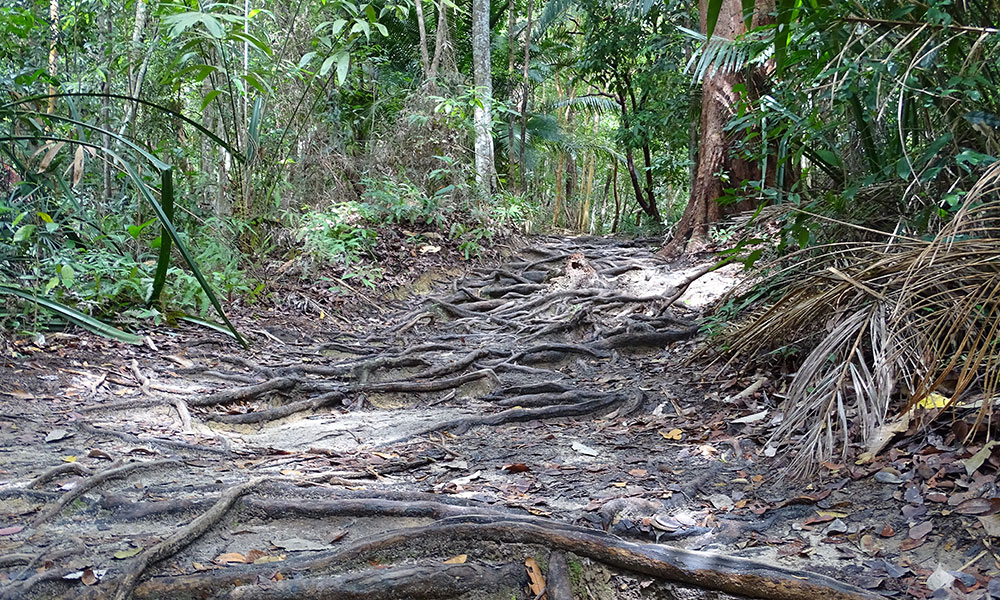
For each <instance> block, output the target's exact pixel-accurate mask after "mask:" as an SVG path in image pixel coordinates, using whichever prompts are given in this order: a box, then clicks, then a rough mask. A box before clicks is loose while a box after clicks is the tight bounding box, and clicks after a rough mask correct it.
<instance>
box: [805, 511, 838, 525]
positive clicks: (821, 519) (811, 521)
mask: <svg viewBox="0 0 1000 600" xmlns="http://www.w3.org/2000/svg"><path fill="white" fill-rule="evenodd" d="M836 518H837V517H835V516H833V515H831V514H829V513H827V514H825V515H816V516H814V517H809V518H808V519H806V520H805V521H803V522H802V524H803V525H816V524H817V523H829V522H830V521H832V520H834V519H836Z"/></svg>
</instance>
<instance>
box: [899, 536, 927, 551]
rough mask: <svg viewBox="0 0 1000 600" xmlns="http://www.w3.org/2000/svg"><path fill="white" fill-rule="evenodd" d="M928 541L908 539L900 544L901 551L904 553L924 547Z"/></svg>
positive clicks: (925, 539)
mask: <svg viewBox="0 0 1000 600" xmlns="http://www.w3.org/2000/svg"><path fill="white" fill-rule="evenodd" d="M926 541H927V538H919V539H913V538H907V539H905V540H903V541H902V542H900V544H899V549H900V550H903V551H906V550H913V549H914V548H917V547H919V546H922V545H923V544H924V542H926Z"/></svg>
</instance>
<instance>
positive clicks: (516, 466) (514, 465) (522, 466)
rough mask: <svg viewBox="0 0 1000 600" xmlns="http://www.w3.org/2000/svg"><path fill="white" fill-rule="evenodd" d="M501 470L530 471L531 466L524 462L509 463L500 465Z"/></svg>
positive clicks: (509, 471)
mask: <svg viewBox="0 0 1000 600" xmlns="http://www.w3.org/2000/svg"><path fill="white" fill-rule="evenodd" d="M501 470H503V471H507V472H508V473H524V472H525V471H530V470H531V467H529V466H528V465H526V464H524V463H511V464H509V465H504V466H503V467H501Z"/></svg>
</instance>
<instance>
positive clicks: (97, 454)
mask: <svg viewBox="0 0 1000 600" xmlns="http://www.w3.org/2000/svg"><path fill="white" fill-rule="evenodd" d="M87 456H88V457H89V458H103V459H104V460H111V455H110V454H108V453H107V452H105V451H104V450H98V449H97V448H94V449H93V450H91V451H90V452H88V453H87Z"/></svg>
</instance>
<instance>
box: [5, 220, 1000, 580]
mask: <svg viewBox="0 0 1000 600" xmlns="http://www.w3.org/2000/svg"><path fill="white" fill-rule="evenodd" d="M704 271H705V268H704V265H690V266H687V267H686V268H685V267H684V266H683V265H668V264H665V263H663V262H661V261H660V260H659V259H657V258H656V257H655V256H654V254H653V253H652V248H650V247H646V246H645V245H644V244H643V243H642V242H626V241H622V240H604V239H592V238H576V239H571V238H537V239H533V240H531V243H530V245H528V246H527V247H525V248H523V249H522V250H520V251H519V252H517V253H516V254H515V255H513V256H511V257H509V258H508V259H507V260H506V261H504V262H503V264H498V265H496V266H494V267H489V268H477V269H473V270H471V271H469V272H467V273H465V274H464V275H463V276H460V277H457V278H453V279H451V280H449V281H448V282H446V283H445V284H443V285H438V286H435V287H434V289H432V290H431V291H430V292H427V293H421V294H419V295H416V296H412V297H409V298H407V299H405V300H394V301H392V302H389V301H388V300H387V301H384V302H383V301H378V302H375V303H373V304H372V305H371V306H370V307H369V309H368V310H365V311H362V312H360V313H359V314H357V315H355V316H354V317H352V318H350V319H344V318H338V319H337V321H338V324H337V325H334V324H332V323H329V321H325V322H324V321H321V320H317V321H316V322H313V323H307V324H303V323H302V322H301V321H300V320H299V321H297V320H296V319H295V318H293V317H292V316H291V315H277V314H276V315H274V316H273V317H271V318H269V319H267V320H266V321H264V322H260V323H249V322H244V327H243V329H244V330H245V331H247V332H248V333H249V334H250V335H251V337H253V338H254V339H255V341H254V350H253V351H252V352H245V351H243V350H242V349H241V348H239V346H237V345H236V344H234V343H232V342H231V341H230V340H229V339H228V338H225V337H222V336H220V335H217V334H214V333H212V332H208V333H206V332H205V331H204V330H201V331H197V330H192V329H180V330H170V329H163V330H160V331H158V332H156V333H154V334H153V335H152V336H151V337H150V345H149V346H150V347H134V348H132V347H130V348H122V347H120V346H117V345H115V344H112V343H110V342H106V341H103V340H97V339H95V338H91V337H88V336H85V335H66V336H56V337H55V338H53V339H52V340H51V343H50V344H49V346H48V347H47V348H45V349H35V350H37V351H32V350H30V349H29V348H25V351H29V352H31V353H30V356H29V357H28V358H26V359H22V360H19V361H16V362H8V363H6V364H4V365H3V368H2V375H0V391H2V392H3V394H4V396H3V402H2V405H0V406H2V413H0V443H2V450H0V452H2V453H0V469H2V471H0V483H2V488H0V519H2V520H0V596H2V598H4V599H8V598H11V599H12V598H63V597H66V598H69V597H72V598H79V597H84V598H130V597H135V598H171V599H172V598H254V599H256V598H260V599H277V598H364V599H377V598H497V599H501V598H502V599H504V600H508V599H511V598H515V599H522V598H525V599H527V598H537V597H539V592H541V591H542V588H543V587H545V590H546V592H547V594H548V596H547V597H548V598H549V599H550V600H564V599H568V598H587V599H613V598H622V599H624V598H663V599H673V598H684V599H688V598H733V597H753V598H786V599H807V598H863V597H869V596H872V597H874V596H875V595H877V594H886V595H888V596H891V597H900V598H904V597H927V596H929V595H930V594H931V591H930V589H929V588H928V587H927V586H926V585H925V584H926V583H927V578H928V576H929V575H931V574H932V573H934V571H935V570H936V569H937V571H938V573H937V574H936V575H937V576H938V577H939V578H947V577H950V578H951V581H949V586H947V587H941V589H942V590H946V595H945V597H947V594H953V595H954V594H962V596H953V597H969V598H982V597H986V596H987V586H988V583H989V576H990V575H991V574H992V571H991V569H992V570H994V571H995V569H996V563H995V557H994V555H993V552H992V547H991V546H989V542H988V538H987V537H986V536H985V535H984V534H983V533H982V529H981V528H978V529H977V527H978V524H976V523H974V522H970V521H968V519H970V518H971V517H966V516H963V515H960V514H958V513H956V512H953V511H951V510H950V508H951V507H952V506H953V505H954V504H957V503H950V500H951V497H950V496H948V495H947V494H943V493H938V492H935V491H934V490H931V489H930V487H932V486H929V485H928V484H927V482H926V480H927V479H930V478H931V477H932V476H936V477H937V480H936V481H938V482H940V481H944V480H949V479H956V481H957V485H952V486H951V487H952V488H953V491H954V492H959V491H962V492H963V493H964V492H971V491H972V488H973V484H974V483H976V482H977V480H976V479H975V475H974V474H970V475H969V476H968V477H966V478H965V479H961V478H960V477H958V475H956V473H957V471H958V469H957V468H951V467H950V466H949V464H950V463H949V464H946V463H941V464H940V465H938V467H940V469H938V468H934V469H932V468H931V467H933V466H934V465H931V466H928V465H929V463H931V462H933V460H939V461H940V460H941V459H940V458H939V459H934V458H933V456H940V455H942V454H944V455H947V452H948V451H949V450H940V451H939V452H936V453H933V455H932V454H927V455H926V456H923V455H921V456H920V457H918V456H917V455H916V454H914V455H913V456H911V455H910V454H909V453H907V452H905V451H901V450H900V449H898V448H894V449H892V450H891V451H890V452H889V455H888V456H887V457H886V458H883V459H881V460H880V461H876V462H875V463H873V464H869V465H862V466H856V465H835V464H827V465H824V467H823V469H822V471H821V474H820V476H818V477H816V478H814V479H813V480H812V481H810V482H797V481H790V480H786V479H785V478H784V477H783V476H782V466H783V465H784V464H787V458H786V457H784V456H782V454H781V453H778V454H774V453H773V452H765V451H764V442H765V441H766V439H767V436H768V433H769V431H770V428H771V427H773V425H774V423H775V422H776V420H777V419H778V418H780V412H779V410H778V408H777V406H776V402H777V400H778V398H777V397H776V395H775V393H774V391H775V390H779V391H780V389H781V383H782V379H781V377H780V376H779V375H776V374H759V373H743V374H737V375H733V374H730V373H720V372H718V368H717V367H710V368H707V369H706V368H705V365H704V364H703V363H693V364H691V365H689V364H687V362H686V359H687V358H688V357H689V356H690V355H691V353H692V351H693V349H694V348H695V347H696V346H697V345H698V344H699V340H700V338H699V331H700V330H699V321H698V317H699V314H698V309H699V308H700V307H701V306H704V305H705V304H706V303H708V302H710V301H711V300H712V299H714V298H716V297H718V296H719V294H721V293H722V292H724V291H725V289H726V287H727V285H728V284H729V282H730V281H731V277H732V273H725V272H724V273H721V274H720V273H711V274H709V275H707V276H706V277H703V278H701V279H698V280H697V281H695V282H694V283H693V284H692V285H691V286H690V288H689V287H688V284H689V283H691V281H692V280H694V279H695V277H696V276H698V275H700V274H704ZM345 321H348V322H349V323H350V326H346V325H345ZM950 451H952V452H953V453H954V452H955V449H954V448H952V449H951V450H950ZM769 455H770V456H769ZM920 468H923V470H922V471H921V470H920ZM928 470H929V471H928ZM939 471H940V472H939ZM880 473H881V474H882V475H878V474H880ZM928 473H929V474H928ZM935 473H937V475H935ZM876 475H878V476H876ZM980 479H981V478H980ZM978 484H983V482H982V481H978ZM978 484H977V485H978ZM914 489H915V490H916V492H913V491H911V490H914ZM949 493H950V492H949ZM935 494H937V495H935ZM939 567H940V568H939ZM963 569H964V572H960V571H962V570H963ZM949 572H950V574H949ZM932 579H933V578H932ZM931 583H932V584H935V585H936V583H938V582H937V581H932V582H931ZM932 587H933V585H932ZM965 592H968V593H967V594H965ZM939 594H940V592H939Z"/></svg>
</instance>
